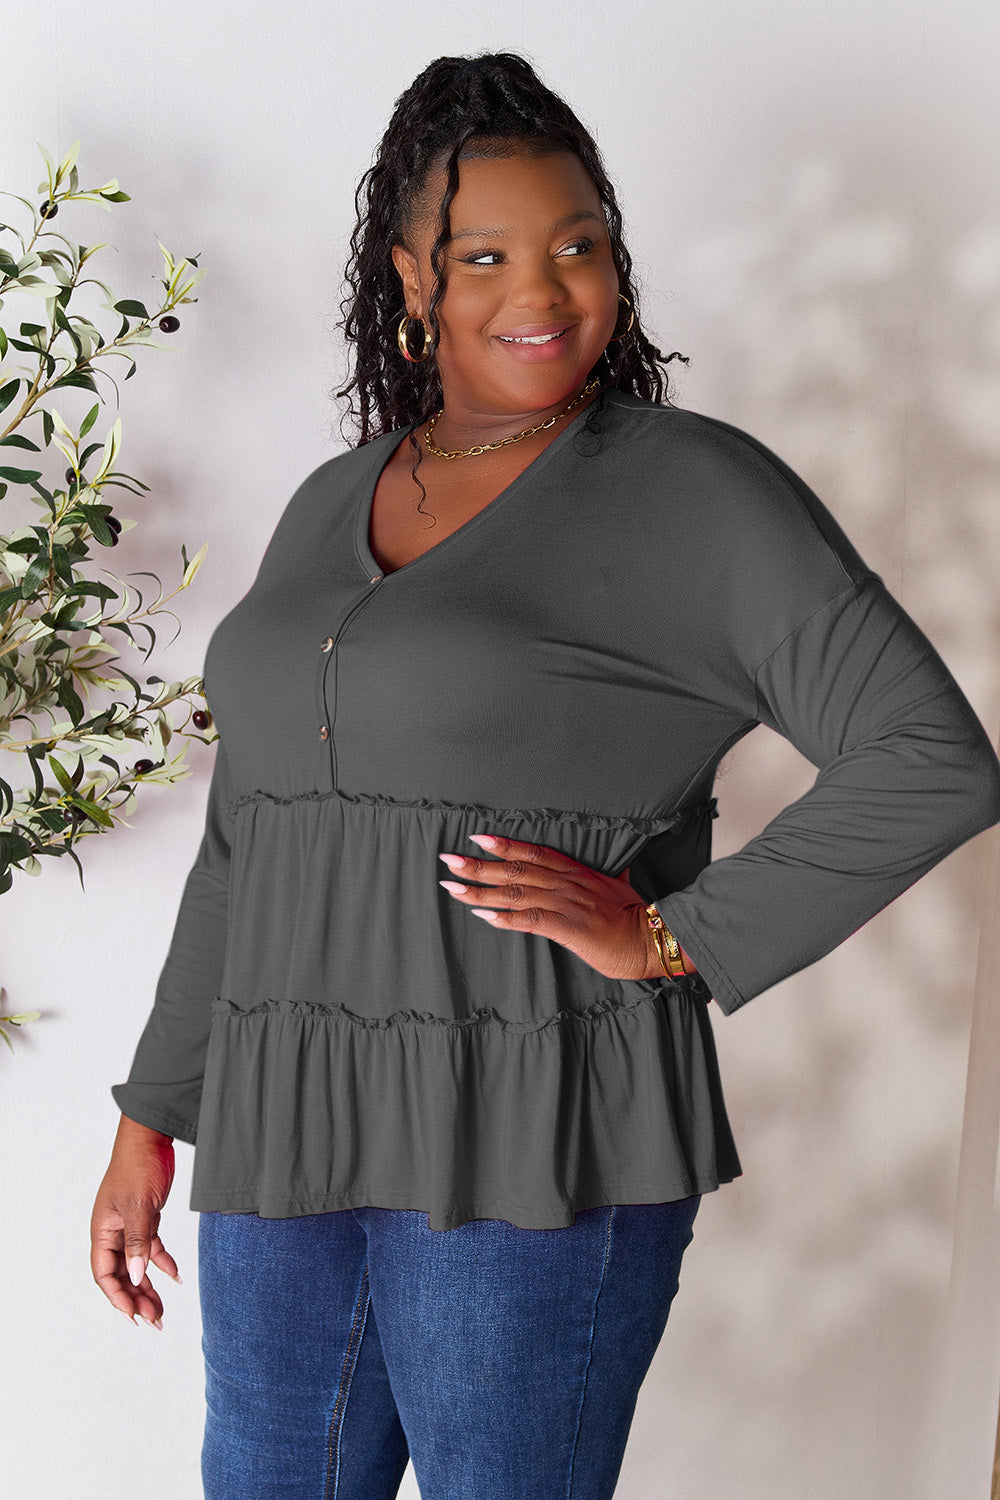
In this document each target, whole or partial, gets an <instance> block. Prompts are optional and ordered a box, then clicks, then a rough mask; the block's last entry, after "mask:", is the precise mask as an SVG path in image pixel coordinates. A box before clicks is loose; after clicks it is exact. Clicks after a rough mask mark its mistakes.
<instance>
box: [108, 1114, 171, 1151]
mask: <svg viewBox="0 0 1000 1500" xmlns="http://www.w3.org/2000/svg"><path fill="white" fill-rule="evenodd" d="M115 1139H116V1141H125V1142H126V1143H131V1142H133V1141H139V1142H140V1143H146V1144H156V1145H160V1146H172V1145H173V1141H174V1138H173V1136H172V1135H166V1134H165V1133H164V1132H163V1131H162V1130H154V1129H153V1127H152V1126H151V1125H140V1123H139V1121H138V1120H133V1119H132V1117H131V1115H124V1114H123V1115H122V1116H121V1118H120V1120H119V1121H118V1134H117V1136H116V1138H115Z"/></svg>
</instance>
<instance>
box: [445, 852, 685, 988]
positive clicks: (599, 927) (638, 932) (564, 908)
mask: <svg viewBox="0 0 1000 1500" xmlns="http://www.w3.org/2000/svg"><path fill="white" fill-rule="evenodd" d="M469 837H470V839H471V840H472V841H473V842H474V843H477V844H480V845H482V846H483V847H484V848H488V849H489V852H490V854H491V855H494V856H495V858H491V859H477V858H476V857H475V856H471V857H465V856H463V855H457V854H442V855H440V856H439V858H440V859H442V860H443V861H444V862H445V864H447V865H448V866H449V867H450V869H451V871H452V873H453V876H454V881H453V882H448V881H442V882H441V884H442V885H443V886H444V887H445V889H446V890H450V892H451V894H452V895H453V896H454V898H455V900H456V901H463V902H465V904H466V905H467V906H468V907H469V908H470V909H471V911H472V912H473V913H474V915H476V916H482V919H483V920H484V921H488V922H489V923H490V925H491V926H493V927H496V928H498V929H499V928H512V929H514V930H515V931H516V932H534V933H537V934H538V935H539V936H540V937H547V938H551V939H552V940H553V942H556V943H561V944H562V945H563V947H564V948H569V950H570V952H572V953H575V954H577V956H578V957H580V958H582V959H583V961H584V963H588V964H590V966H591V968H593V969H596V970H597V972H598V973H599V974H604V975H605V976H606V977H607V978H608V979H646V978H651V977H653V976H654V975H661V976H662V973H663V971H662V969H661V968H660V965H659V960H658V959H657V956H656V949H655V947H654V946H653V941H652V933H651V932H650V929H649V925H648V923H647V921H646V917H645V911H644V908H645V904H646V903H645V902H644V901H642V900H641V898H639V897H638V896H637V894H636V892H635V890H634V888H633V887H632V886H631V885H630V884H629V882H628V880H627V878H626V876H627V874H628V871H627V870H626V871H625V872H624V873H623V874H621V875H616V876H611V875H602V874H601V873H600V871H598V870H592V869H591V868H590V866H589V865H584V864H580V862H579V861H578V860H575V859H571V858H570V856H569V855H568V854H562V853H561V852H560V851H559V850H558V849H551V848H549V847H548V846H547V845H545V844H527V843H524V842H523V841H521V840H520V839H508V838H503V837H499V836H496V837H494V836H493V835H490V834H475V833H473V834H470V836H469ZM467 881H470V882H471V881H476V882H481V883H478V884H475V885H472V884H468V885H466V884H465V883H466V882H467ZM455 883H460V884H462V885H464V886H465V889H464V890H455V889H454V888H453V887H454V884H455ZM484 913H485V914H484ZM681 951H682V952H683V949H682V950H681ZM684 967H685V969H690V970H693V969H694V964H693V963H692V962H691V960H690V959H688V958H687V956H686V955H685V964H684Z"/></svg>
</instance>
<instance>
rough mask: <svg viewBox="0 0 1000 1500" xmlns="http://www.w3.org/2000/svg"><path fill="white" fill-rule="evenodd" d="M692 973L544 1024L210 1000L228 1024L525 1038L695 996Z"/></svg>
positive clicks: (485, 1009)
mask: <svg viewBox="0 0 1000 1500" xmlns="http://www.w3.org/2000/svg"><path fill="white" fill-rule="evenodd" d="M695 978H696V976H695V975H684V976H682V977H680V978H678V979H676V980H668V979H666V978H664V979H663V980H656V979H653V980H645V981H643V980H640V981H636V982H637V983H648V984H651V985H653V986H654V988H653V989H652V990H650V991H647V992H644V993H643V994H641V995H635V996H632V997H630V998H628V999H624V1000H614V999H611V998H610V997H608V998H606V999H603V1000H596V1001H594V1002H593V1004H591V1005H588V1006H587V1007H586V1008H585V1009H584V1010H560V1011H557V1012H556V1014H555V1015H554V1016H547V1017H546V1018H545V1020H543V1021H515V1020H511V1019H510V1018H509V1017H507V1016H502V1015H501V1014H500V1013H499V1011H497V1010H494V1009H493V1007H492V1006H488V1005H484V1006H480V1007H479V1008H478V1009H477V1010H475V1011H474V1012H473V1013H472V1015H470V1016H461V1017H458V1018H455V1017H451V1016H436V1015H434V1014H432V1013H431V1012H429V1011H417V1010H396V1011H393V1012H392V1014H391V1015H388V1016H359V1015H358V1014H357V1013H356V1012H354V1011H351V1010H348V1009H347V1007H346V1006H345V1005H322V1004H319V1003H317V1002H315V1001H309V1000H262V1001H260V1002H259V1003H258V1004H256V1005H251V1006H245V1007H244V1006H239V1005H237V1004H236V1003H235V1002H234V1001H232V1000H228V999H224V998H222V997H221V996H217V997H216V998H215V1000H213V1001H212V1010H213V1011H214V1012H216V1013H217V1014H219V1015H225V1016H227V1017H229V1018H231V1019H233V1020H236V1019H251V1018H256V1017H262V1016H267V1015H275V1014H277V1015H288V1016H316V1017H321V1018H323V1019H326V1020H330V1021H347V1022H349V1023H350V1024H351V1025H354V1026H360V1027H361V1028H363V1029H364V1030H368V1031H384V1030H385V1029H386V1028H387V1027H390V1026H393V1027H400V1026H406V1025H409V1026H412V1025H421V1026H438V1027H444V1028H445V1029H447V1030H451V1031H468V1030H470V1029H472V1028H473V1027H477V1026H490V1027H494V1028H495V1029H496V1030H497V1031H501V1032H513V1033H515V1034H522V1035H523V1034H525V1033H532V1032H537V1031H546V1030H549V1029H551V1028H553V1027H557V1026H563V1025H566V1024H572V1023H573V1022H585V1023H587V1022H593V1021H597V1020H600V1019H601V1017H603V1016H606V1015H622V1014H629V1013H630V1012H632V1011H634V1010H637V1009H638V1008H639V1007H640V1006H650V1005H655V1004H657V1003H659V1002H660V1001H661V1000H662V999H663V997H664V995H665V994H670V993H671V991H672V990H675V991H676V992H677V993H680V994H685V995H692V994H693V995H695V996H697V995H698V994H699V989H698V986H697V985H695V984H694V983H692V982H691V981H693V980H694V979H695Z"/></svg>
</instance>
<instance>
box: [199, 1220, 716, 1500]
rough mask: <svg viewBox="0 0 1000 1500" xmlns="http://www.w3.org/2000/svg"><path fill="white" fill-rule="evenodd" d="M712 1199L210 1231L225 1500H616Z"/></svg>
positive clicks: (218, 1460) (210, 1401) (211, 1392)
mask: <svg viewBox="0 0 1000 1500" xmlns="http://www.w3.org/2000/svg"><path fill="white" fill-rule="evenodd" d="M700 1202H701V1195H700V1194H695V1195H694V1196H693V1197H690V1198H679V1199H677V1200H676V1201H674V1202H671V1203H647V1204H619V1205H617V1206H614V1207H607V1208H603V1207H602V1208H589V1209H584V1210H581V1211H580V1212H579V1213H577V1215H576V1219H575V1221H574V1223H573V1224H571V1225H569V1226H568V1227H566V1228H562V1229H520V1228H518V1227H517V1226H516V1225H513V1224H510V1223H508V1222H507V1221H506V1220H504V1219H474V1220H472V1221H470V1222H469V1223H466V1224H462V1225H460V1226H459V1227H458V1228H456V1229H449V1230H445V1231H438V1230H432V1229H430V1228H428V1224H427V1215H426V1213H423V1212H420V1211H418V1210H411V1209H389V1208H353V1209H342V1210H338V1211H336V1212H331V1213H321V1214H306V1215H305V1216H303V1217H301V1218H290V1219H261V1218H259V1217H258V1216H257V1215H256V1214H246V1213H236V1214H225V1213H202V1214H201V1215H200V1221H199V1226H198V1270H199V1294H200V1299H201V1311H202V1325H203V1330H204V1331H203V1337H202V1351H203V1353H204V1356H205V1395H206V1399H207V1417H206V1422H205V1437H204V1445H203V1448H202V1459H201V1467H202V1479H203V1482H204V1488H205V1497H206V1500H237V1497H239V1500H278V1497H281V1500H392V1497H393V1496H395V1495H396V1493H397V1491H398V1488H399V1484H400V1481H401V1479H402V1476H403V1471H404V1470H405V1468H406V1464H407V1460H408V1459H409V1458H411V1457H412V1459H413V1468H414V1473H415V1475H416V1479H417V1484H418V1485H419V1488H420V1494H421V1497H422V1500H609V1497H610V1496H611V1495H612V1494H613V1493H614V1489H615V1483H616V1481H617V1479H618V1474H619V1471H620V1469H621V1464H622V1458H623V1456H624V1453H625V1445H626V1442H627V1439H628V1434H629V1428H630V1426H631V1423H632V1417H633V1414H634V1411H635V1404H636V1398H637V1396H638V1394H639V1387H640V1386H641V1384H642V1381H643V1379H644V1377H645V1375H646V1371H647V1370H648V1369H649V1366H650V1364H651V1362H652V1359H653V1355H654V1354H655V1353H656V1349H657V1346H658V1344H659V1342H660V1339H661V1337H662V1335H663V1330H664V1327H665V1326H666V1321H667V1314H668V1312H669V1310H670V1304H671V1302H672V1300H673V1297H674V1294H675V1292H676V1291H677V1286H678V1279H679V1274H680V1264H681V1257H682V1256H683V1254H684V1251H685V1249H686V1248H687V1246H688V1245H689V1244H690V1242H691V1240H692V1239H693V1238H694V1230H693V1225H694V1219H695V1215H696V1213H697V1212H698V1207H699V1204H700Z"/></svg>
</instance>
